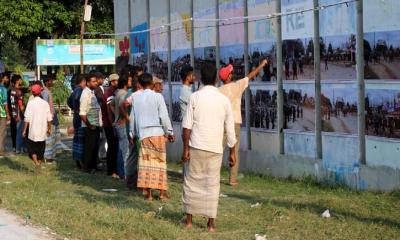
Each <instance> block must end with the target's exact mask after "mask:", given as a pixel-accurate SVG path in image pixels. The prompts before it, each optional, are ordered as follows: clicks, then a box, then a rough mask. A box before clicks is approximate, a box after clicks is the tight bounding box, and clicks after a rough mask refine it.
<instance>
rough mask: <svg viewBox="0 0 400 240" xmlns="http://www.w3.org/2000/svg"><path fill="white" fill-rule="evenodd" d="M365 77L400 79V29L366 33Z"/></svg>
mask: <svg viewBox="0 0 400 240" xmlns="http://www.w3.org/2000/svg"><path fill="white" fill-rule="evenodd" d="M364 59H365V65H366V66H365V79H384V80H393V79H400V30H399V31H389V32H370V33H365V34H364Z"/></svg>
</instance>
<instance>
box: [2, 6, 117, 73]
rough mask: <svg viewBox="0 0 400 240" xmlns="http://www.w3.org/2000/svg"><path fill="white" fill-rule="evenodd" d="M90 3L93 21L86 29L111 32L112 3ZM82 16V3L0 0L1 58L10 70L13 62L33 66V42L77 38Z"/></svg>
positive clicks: (112, 27) (112, 24) (112, 25)
mask: <svg viewBox="0 0 400 240" xmlns="http://www.w3.org/2000/svg"><path fill="white" fill-rule="evenodd" d="M89 4H91V5H92V6H93V11H92V20H91V21H90V22H89V23H87V27H86V30H87V31H90V32H113V29H114V23H113V21H114V13H113V1H112V0H96V1H93V0H92V1H89ZM82 13H83V2H82V1H76V0H64V1H56V0H0V23H1V27H0V56H1V57H2V59H3V60H4V61H5V62H6V63H7V65H8V66H9V68H10V69H12V68H13V66H12V65H13V64H15V63H17V64H22V65H27V63H29V64H30V65H32V64H33V62H34V58H33V56H34V42H35V40H36V39H37V38H38V37H40V38H42V39H49V38H52V39H60V38H67V39H71V38H78V37H79V34H80V26H81V20H82ZM85 37H86V38H94V37H96V38H98V37H99V36H96V35H93V36H85ZM15 50H17V51H15Z"/></svg>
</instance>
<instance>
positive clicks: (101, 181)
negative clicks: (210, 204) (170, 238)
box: [56, 159, 183, 223]
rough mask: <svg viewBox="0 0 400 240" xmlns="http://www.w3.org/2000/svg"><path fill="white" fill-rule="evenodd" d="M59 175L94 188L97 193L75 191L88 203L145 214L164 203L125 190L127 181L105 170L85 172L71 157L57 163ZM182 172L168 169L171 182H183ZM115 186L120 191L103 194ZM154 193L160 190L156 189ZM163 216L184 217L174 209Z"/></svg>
mask: <svg viewBox="0 0 400 240" xmlns="http://www.w3.org/2000/svg"><path fill="white" fill-rule="evenodd" d="M56 170H57V172H58V177H59V179H60V180H61V181H66V182H70V183H72V184H75V185H79V186H84V187H89V188H92V189H93V190H95V191H96V193H90V192H87V191H84V190H77V191H75V193H76V194H78V195H79V196H81V197H82V198H83V199H85V200H86V201H87V202H88V203H93V202H102V203H104V204H107V205H109V206H112V207H118V208H126V209H132V208H133V209H136V210H138V211H140V212H142V213H143V214H147V213H149V212H151V211H155V209H156V208H157V207H155V204H161V205H164V203H163V202H160V201H156V200H155V201H154V202H148V201H146V200H145V199H144V197H143V196H142V194H141V193H135V192H129V193H127V192H125V191H124V189H125V183H124V181H122V180H116V179H112V178H111V177H109V176H107V175H106V174H105V173H104V172H96V174H88V173H83V172H81V171H79V170H77V169H76V168H75V163H74V162H73V161H71V160H70V159H62V160H60V161H58V164H57V169H56ZM182 178H183V177H182V174H180V173H178V172H174V171H168V180H169V182H170V183H171V182H174V183H177V184H181V183H182ZM106 188H115V189H117V190H118V192H115V193H109V194H101V193H103V192H102V189H106ZM154 193H155V194H154V195H157V194H158V191H154ZM160 217H161V218H164V219H166V220H168V221H171V222H172V223H179V221H180V220H181V219H182V213H181V212H180V211H175V210H172V209H168V208H167V209H164V210H163V211H162V216H160Z"/></svg>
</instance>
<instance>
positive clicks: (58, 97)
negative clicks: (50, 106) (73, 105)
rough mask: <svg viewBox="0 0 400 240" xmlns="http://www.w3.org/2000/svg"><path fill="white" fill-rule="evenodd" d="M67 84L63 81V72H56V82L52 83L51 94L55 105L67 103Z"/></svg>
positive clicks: (69, 91)
mask: <svg viewBox="0 0 400 240" xmlns="http://www.w3.org/2000/svg"><path fill="white" fill-rule="evenodd" d="M67 86H68V83H67V81H66V79H65V74H64V72H63V71H61V70H60V71H58V72H57V76H56V80H55V81H54V85H53V88H52V89H51V93H52V95H53V101H54V104H56V105H64V104H66V103H67V99H68V97H69V95H70V94H71V90H70V89H69V88H68V87H67Z"/></svg>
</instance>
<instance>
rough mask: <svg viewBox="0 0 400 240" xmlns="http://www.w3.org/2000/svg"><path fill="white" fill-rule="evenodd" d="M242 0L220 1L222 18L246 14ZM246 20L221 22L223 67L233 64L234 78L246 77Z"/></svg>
mask: <svg viewBox="0 0 400 240" xmlns="http://www.w3.org/2000/svg"><path fill="white" fill-rule="evenodd" d="M243 4H244V2H243V1H242V0H225V1H220V4H219V15H220V18H222V19H229V18H232V17H240V16H244V5H243ZM243 22H244V20H243V19H234V20H229V21H223V22H220V23H219V24H220V27H219V31H220V46H221V47H220V48H221V50H220V53H221V59H220V60H221V67H223V66H226V65H228V64H232V65H233V69H234V70H233V78H234V79H241V78H243V77H244V51H243V44H244V23H243Z"/></svg>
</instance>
